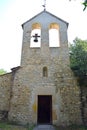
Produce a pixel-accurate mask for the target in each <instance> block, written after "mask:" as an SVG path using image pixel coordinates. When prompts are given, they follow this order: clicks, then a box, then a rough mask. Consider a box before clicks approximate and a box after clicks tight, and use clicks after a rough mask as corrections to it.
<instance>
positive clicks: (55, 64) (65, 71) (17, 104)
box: [0, 11, 82, 125]
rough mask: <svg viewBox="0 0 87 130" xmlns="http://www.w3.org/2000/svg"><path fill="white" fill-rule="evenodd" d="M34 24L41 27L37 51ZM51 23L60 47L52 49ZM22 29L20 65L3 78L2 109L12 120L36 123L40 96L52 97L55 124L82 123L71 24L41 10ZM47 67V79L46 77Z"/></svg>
mask: <svg viewBox="0 0 87 130" xmlns="http://www.w3.org/2000/svg"><path fill="white" fill-rule="evenodd" d="M34 23H39V24H40V25H41V47H38V48H31V47H30V39H31V30H32V25H33V24H34ZM52 23H56V24H58V26H59V34H60V35H59V37H60V38H59V39H60V47H49V25H50V24H52ZM22 27H23V44H22V56H21V65H20V67H17V68H13V69H12V73H11V74H7V75H5V77H4V76H1V77H0V90H1V91H0V104H1V106H0V110H4V111H5V110H6V111H8V120H10V121H15V122H18V123H22V124H27V123H33V124H37V123H38V118H39V117H38V114H39V113H38V108H39V106H38V95H40V96H41V95H44V96H47V95H50V96H52V111H51V114H52V117H51V119H50V121H51V123H52V124H56V125H70V124H82V119H81V101H80V89H79V87H78V85H77V81H76V79H75V77H74V75H73V73H72V71H71V70H70V66H69V50H68V40H67V28H68V23H67V22H65V21H63V20H61V19H60V18H58V17H56V16H54V15H52V14H51V13H49V12H47V11H42V12H41V13H39V14H38V15H36V16H35V17H33V18H32V19H30V20H29V21H27V22H25V23H24V24H23V25H22ZM35 44H37V43H35ZM44 67H46V68H47V73H48V75H47V76H43V68H44ZM3 77H4V78H3ZM5 78H6V80H5ZM4 81H5V85H4ZM2 82H3V85H2ZM5 93H6V94H5ZM1 99H2V100H1ZM50 121H49V123H50Z"/></svg>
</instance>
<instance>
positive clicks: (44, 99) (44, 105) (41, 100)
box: [38, 95, 52, 124]
mask: <svg viewBox="0 0 87 130" xmlns="http://www.w3.org/2000/svg"><path fill="white" fill-rule="evenodd" d="M38 123H39V124H51V123H52V96H51V95H49V96H47V95H46V96H45V95H39V96H38Z"/></svg>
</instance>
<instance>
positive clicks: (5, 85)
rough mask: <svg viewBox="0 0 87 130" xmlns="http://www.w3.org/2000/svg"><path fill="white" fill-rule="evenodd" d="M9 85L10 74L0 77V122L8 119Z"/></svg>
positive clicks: (10, 82)
mask: <svg viewBox="0 0 87 130" xmlns="http://www.w3.org/2000/svg"><path fill="white" fill-rule="evenodd" d="M11 85H12V73H8V74H4V75H1V76H0V120H4V119H5V118H7V117H8V111H9V107H10V106H9V105H10V104H9V103H10V92H11Z"/></svg>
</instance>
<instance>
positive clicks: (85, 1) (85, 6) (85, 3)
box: [69, 0, 87, 11]
mask: <svg viewBox="0 0 87 130" xmlns="http://www.w3.org/2000/svg"><path fill="white" fill-rule="evenodd" d="M69 1H71V0H69ZM82 4H83V5H84V9H83V11H84V10H85V9H86V8H87V0H84V2H83V3H82Z"/></svg>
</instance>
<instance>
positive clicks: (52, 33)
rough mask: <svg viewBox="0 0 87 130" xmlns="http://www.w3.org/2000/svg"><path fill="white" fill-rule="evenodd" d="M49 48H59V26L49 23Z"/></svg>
mask: <svg viewBox="0 0 87 130" xmlns="http://www.w3.org/2000/svg"><path fill="white" fill-rule="evenodd" d="M49 47H60V40H59V26H58V24H56V23H51V24H50V27H49Z"/></svg>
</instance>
